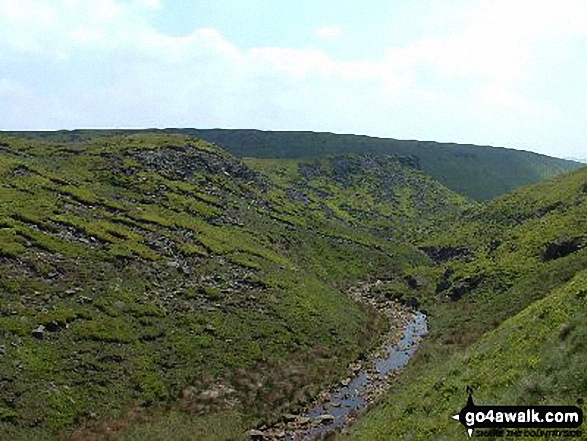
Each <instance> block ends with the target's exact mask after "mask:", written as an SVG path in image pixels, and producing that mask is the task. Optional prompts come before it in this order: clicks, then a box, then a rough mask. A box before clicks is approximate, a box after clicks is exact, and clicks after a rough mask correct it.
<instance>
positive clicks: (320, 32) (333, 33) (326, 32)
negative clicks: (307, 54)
mask: <svg viewBox="0 0 587 441" xmlns="http://www.w3.org/2000/svg"><path fill="white" fill-rule="evenodd" d="M316 35H317V36H318V37H320V38H324V39H325V40H328V41H335V40H338V39H339V38H340V36H341V35H342V26H340V25H337V24H330V25H327V26H323V27H321V28H318V29H316Z"/></svg>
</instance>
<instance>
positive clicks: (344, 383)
mask: <svg viewBox="0 0 587 441" xmlns="http://www.w3.org/2000/svg"><path fill="white" fill-rule="evenodd" d="M340 384H342V385H343V386H348V385H349V384H351V379H350V378H345V379H344V380H342V381H341V382H340Z"/></svg>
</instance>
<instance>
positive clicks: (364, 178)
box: [245, 154, 474, 240]
mask: <svg viewBox="0 0 587 441" xmlns="http://www.w3.org/2000/svg"><path fill="white" fill-rule="evenodd" d="M245 162H246V163H247V164H249V165H250V166H251V167H253V168H254V169H256V170H259V171H260V172H262V173H263V174H264V175H267V176H268V177H269V178H270V179H271V180H272V181H273V182H275V183H278V184H279V186H280V188H281V189H282V191H283V193H282V194H281V197H283V198H290V199H293V200H297V201H300V202H302V203H303V204H304V205H305V207H306V210H307V211H308V213H312V214H314V215H316V216H323V217H325V218H328V219H330V220H332V221H338V222H341V223H343V224H345V225H347V226H348V227H350V228H367V229H368V230H369V231H370V232H372V233H373V234H375V235H377V236H379V237H382V238H391V237H393V238H398V239H403V240H407V239H410V240H411V239H412V238H414V237H419V236H421V235H423V234H426V232H427V231H430V230H433V229H434V228H435V226H438V225H440V224H442V223H444V221H445V220H446V219H447V218H452V217H454V216H456V215H458V214H460V213H462V212H463V211H464V210H466V209H469V208H471V207H473V206H474V203H472V202H470V201H469V200H467V199H466V198H464V197H462V196H459V195H457V194H456V193H454V192H452V191H451V190H449V189H447V188H446V187H444V186H443V185H441V184H439V183H438V182H437V181H435V180H434V179H432V178H430V177H429V176H426V175H425V174H424V173H422V171H421V170H420V168H419V164H418V161H417V160H416V159H414V158H413V157H411V156H407V157H406V156H392V155H370V154H348V155H340V156H330V157H326V158H315V159H258V158H245Z"/></svg>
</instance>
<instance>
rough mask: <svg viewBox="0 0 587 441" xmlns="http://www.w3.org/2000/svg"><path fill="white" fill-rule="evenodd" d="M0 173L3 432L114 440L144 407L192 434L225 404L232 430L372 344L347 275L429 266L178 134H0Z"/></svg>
mask: <svg viewBox="0 0 587 441" xmlns="http://www.w3.org/2000/svg"><path fill="white" fill-rule="evenodd" d="M390 167H391V168H390V169H389V170H388V171H387V172H388V175H385V174H383V175H382V176H381V177H383V178H385V177H386V176H387V177H388V178H392V177H394V176H395V177H401V176H406V178H408V177H409V179H410V180H411V181H410V182H412V183H413V184H414V185H416V184H417V183H418V182H419V179H422V183H421V185H422V188H423V189H424V188H426V186H428V185H432V184H430V182H429V179H427V178H425V177H423V176H421V175H420V174H418V173H416V172H414V171H413V170H412V169H411V168H410V167H409V166H407V165H401V164H400V163H399V162H394V164H393V166H391V165H390ZM381 172H382V173H384V172H385V170H382V171H381ZM0 176H1V184H0V271H1V273H2V278H1V279H0V336H1V340H0V372H1V374H0V382H1V383H2V389H1V392H0V433H2V434H4V435H3V436H4V437H8V439H31V438H34V439H45V438H51V437H53V436H55V435H56V434H59V433H61V434H63V433H67V432H68V431H70V430H71V429H72V428H74V427H78V428H79V429H78V431H77V432H75V434H74V435H75V436H74V438H75V439H88V438H89V437H90V435H91V434H98V435H99V434H104V433H106V432H108V431H109V430H114V433H118V434H119V435H121V433H122V432H125V430H126V429H125V427H126V425H128V424H130V423H129V422H133V424H130V425H131V426H135V425H136V424H135V423H137V421H139V420H140V418H139V417H137V415H143V414H144V412H143V411H144V409H151V410H152V414H153V415H157V414H158V412H162V415H164V417H163V418H164V420H165V421H167V420H166V418H171V419H172V420H173V418H176V422H177V421H184V422H185V421H186V420H190V421H192V423H190V425H189V427H190V428H191V429H190V430H193V431H194V433H198V432H197V431H198V430H199V431H204V432H206V433H215V429H214V428H215V427H217V425H218V421H219V419H220V420H223V418H224V417H223V415H226V414H230V415H232V416H231V418H230V422H231V423H230V424H228V425H227V424H224V425H223V427H224V429H223V430H226V431H228V432H230V433H238V434H240V435H242V434H243V433H245V430H246V429H247V427H251V426H254V425H255V424H258V423H259V422H260V421H262V420H264V419H269V418H271V417H272V415H276V414H279V413H280V412H283V411H284V410H286V409H287V408H288V407H289V406H292V405H295V404H296V403H298V402H300V401H303V400H304V399H305V397H307V396H309V395H310V394H311V393H312V392H313V391H315V390H316V389H317V388H318V387H320V386H321V385H323V384H324V382H325V381H335V380H336V378H337V375H341V374H342V370H343V369H344V368H345V366H346V364H347V363H348V362H349V361H350V360H351V359H353V358H354V357H355V356H356V355H357V353H359V352H360V351H364V350H365V349H366V347H368V346H369V345H370V344H373V343H374V342H375V340H376V339H377V335H378V334H379V333H380V331H381V330H382V329H383V328H384V327H385V326H386V323H385V320H380V319H379V317H378V316H377V315H375V314H374V312H373V311H370V310H367V309H365V308H363V307H361V306H359V305H357V304H355V303H354V302H352V301H351V300H350V299H349V298H348V297H346V296H345V294H344V290H345V288H346V287H347V286H349V285H350V284H352V283H353V282H354V281H356V280H364V279H367V278H371V277H377V276H379V277H387V278H391V277H395V276H397V275H399V274H401V273H403V271H404V270H405V268H408V267H411V266H412V265H417V264H420V263H424V262H425V261H427V260H428V259H427V258H426V256H424V255H423V254H422V253H420V252H419V251H417V250H416V249H415V248H414V247H411V246H408V245H402V244H400V243H398V242H397V241H393V240H388V239H385V238H382V237H381V236H379V237H377V236H374V235H372V234H371V232H370V228H369V226H368V225H367V226H363V225H358V224H356V223H353V222H350V220H349V219H350V218H349V216H348V215H344V216H342V218H339V217H338V216H332V215H331V214H330V211H329V210H308V208H307V206H306V203H305V202H304V201H303V200H297V199H296V198H293V197H289V196H288V192H289V191H290V187H289V186H288V185H286V182H280V181H279V180H276V181H272V180H271V179H270V177H269V176H266V175H263V174H261V173H259V172H258V171H255V170H253V169H251V168H249V167H248V166H246V165H245V164H243V163H242V162H241V161H239V160H237V159H235V158H234V157H232V156H231V155H230V154H228V153H226V152H225V151H223V150H221V149H219V148H217V147H215V146H212V145H210V144H207V143H205V142H202V141H196V140H193V139H190V138H185V137H181V136H167V135H149V134H141V135H133V136H120V137H109V138H108V137H104V138H102V139H98V140H90V141H87V142H81V143H67V144H62V143H55V142H53V143H42V142H38V141H31V140H23V139H22V138H14V137H9V136H3V137H1V138H0ZM418 185H420V184H418ZM356 188H359V187H358V186H357V187H356ZM334 190H336V191H338V189H336V188H335V189H334ZM423 191H424V190H423ZM447 197H449V198H452V199H454V200H456V201H458V200H459V198H458V197H457V196H455V195H452V196H450V195H449V193H447ZM337 198H338V199H340V196H337ZM430 200H431V201H434V198H432V199H430ZM455 209H457V208H456V207H455ZM334 210H336V207H334ZM162 406H163V407H162ZM164 406H167V407H164ZM157 409H159V410H157ZM164 409H167V410H165V411H164V412H163V410H164ZM131 410H132V412H130V413H129V411H131ZM190 415H191V416H190ZM194 415H198V417H197V418H194ZM204 415H207V417H204ZM215 415H217V416H215ZM141 418H142V417H141ZM153 418H154V417H153ZM147 420H148V421H149V418H147ZM109 421H110V423H109ZM174 421H175V420H174ZM169 424H170V425H171V427H172V429H169V427H168V424H167V423H165V424H164V426H165V427H166V429H165V430H168V429H169V430H172V431H182V430H185V424H184V423H181V424H180V423H177V424H174V423H169ZM196 426H197V427H196ZM80 427H81V428H80ZM117 428H118V429H117ZM157 430H162V429H160V427H159V426H157V428H153V429H152V431H153V432H156V431H157ZM117 431H118V432H117ZM119 432H120V433H119ZM228 432H226V433H228ZM173 433H175V435H172V436H176V435H177V436H179V434H178V433H176V432H173ZM222 433H223V432H219V434H218V437H219V438H218V439H222V437H223V436H224V435H222ZM98 435H97V436H98ZM121 436H122V435H121ZM128 436H132V434H129V435H128ZM170 436H171V435H170Z"/></svg>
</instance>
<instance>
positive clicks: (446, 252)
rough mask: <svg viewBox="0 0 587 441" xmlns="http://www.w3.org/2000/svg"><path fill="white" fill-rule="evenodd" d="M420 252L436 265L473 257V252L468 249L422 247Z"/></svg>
mask: <svg viewBox="0 0 587 441" xmlns="http://www.w3.org/2000/svg"><path fill="white" fill-rule="evenodd" d="M420 250H421V251H423V252H424V253H425V254H426V255H427V256H428V257H430V258H431V259H432V260H433V261H434V262H436V263H445V262H448V261H450V260H454V259H461V258H468V257H470V256H471V250H470V249H469V248H467V247H421V248H420Z"/></svg>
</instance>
